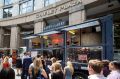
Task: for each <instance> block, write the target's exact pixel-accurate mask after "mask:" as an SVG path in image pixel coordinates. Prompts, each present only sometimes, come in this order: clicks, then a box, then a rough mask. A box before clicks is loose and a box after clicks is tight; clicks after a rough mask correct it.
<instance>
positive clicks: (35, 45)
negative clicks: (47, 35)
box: [31, 37, 41, 49]
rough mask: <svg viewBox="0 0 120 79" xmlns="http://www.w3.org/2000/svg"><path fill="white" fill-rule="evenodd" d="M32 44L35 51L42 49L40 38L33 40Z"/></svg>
mask: <svg viewBox="0 0 120 79" xmlns="http://www.w3.org/2000/svg"><path fill="white" fill-rule="evenodd" d="M31 42H32V48H33V49H36V48H40V47H41V42H40V38H39V37H36V38H33V39H31Z"/></svg>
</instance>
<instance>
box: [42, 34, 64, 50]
mask: <svg viewBox="0 0 120 79" xmlns="http://www.w3.org/2000/svg"><path fill="white" fill-rule="evenodd" d="M43 39H44V47H45V48H51V47H54V48H56V47H62V46H63V34H61V33H56V34H51V35H46V36H43Z"/></svg>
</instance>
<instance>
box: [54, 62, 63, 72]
mask: <svg viewBox="0 0 120 79" xmlns="http://www.w3.org/2000/svg"><path fill="white" fill-rule="evenodd" d="M53 67H54V70H55V71H57V70H62V66H61V64H60V63H57V62H56V63H54V64H53Z"/></svg>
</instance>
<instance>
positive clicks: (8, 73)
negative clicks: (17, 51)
mask: <svg viewBox="0 0 120 79" xmlns="http://www.w3.org/2000/svg"><path fill="white" fill-rule="evenodd" d="M8 60H9V57H8V56H6V57H5V58H4V61H3V67H2V70H1V72H0V79H15V71H14V70H13V69H12V68H11V66H10V64H9V62H8Z"/></svg>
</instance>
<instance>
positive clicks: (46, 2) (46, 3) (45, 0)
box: [44, 0, 61, 6]
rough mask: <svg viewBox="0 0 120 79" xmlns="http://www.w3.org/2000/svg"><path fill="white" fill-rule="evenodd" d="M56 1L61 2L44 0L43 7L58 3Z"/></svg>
mask: <svg viewBox="0 0 120 79" xmlns="http://www.w3.org/2000/svg"><path fill="white" fill-rule="evenodd" d="M58 1H61V0H44V6H48V5H50V4H54V3H55V2H58Z"/></svg>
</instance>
